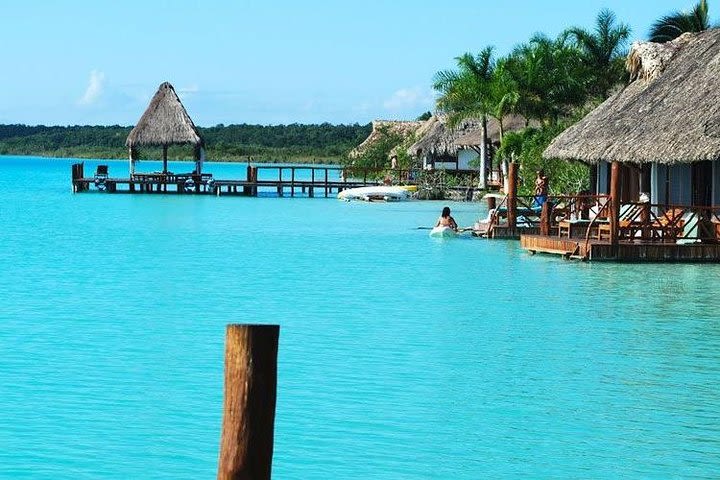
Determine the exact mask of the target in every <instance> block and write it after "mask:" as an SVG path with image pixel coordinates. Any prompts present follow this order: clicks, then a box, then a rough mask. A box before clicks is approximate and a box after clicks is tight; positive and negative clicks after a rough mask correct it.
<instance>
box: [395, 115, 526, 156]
mask: <svg viewBox="0 0 720 480" xmlns="http://www.w3.org/2000/svg"><path fill="white" fill-rule="evenodd" d="M503 127H504V130H505V132H509V131H512V130H519V129H521V128H523V127H525V119H523V118H522V117H520V116H516V115H508V116H507V117H506V118H505V120H504V121H503ZM416 135H417V136H418V137H419V140H418V141H417V142H415V143H414V144H412V145H411V146H410V148H408V154H410V155H412V156H414V157H418V156H420V155H421V154H424V153H430V154H432V155H451V156H453V155H457V153H458V150H460V149H462V148H472V147H478V146H480V145H481V144H482V126H481V123H480V121H479V120H475V119H469V120H464V121H463V122H461V123H460V125H458V126H456V127H455V128H450V127H449V126H448V124H447V116H446V115H442V114H440V115H433V116H432V117H431V118H430V120H428V121H427V122H426V124H425V125H423V126H422V127H421V128H420V129H419V130H418V131H417V132H416ZM487 137H488V140H489V141H491V142H492V143H498V142H500V124H499V122H498V121H497V120H496V119H494V118H488V121H487Z"/></svg>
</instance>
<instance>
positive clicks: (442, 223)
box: [435, 207, 458, 230]
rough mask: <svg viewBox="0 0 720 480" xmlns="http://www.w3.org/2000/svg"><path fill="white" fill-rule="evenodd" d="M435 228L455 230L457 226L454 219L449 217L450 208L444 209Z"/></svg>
mask: <svg viewBox="0 0 720 480" xmlns="http://www.w3.org/2000/svg"><path fill="white" fill-rule="evenodd" d="M435 226H436V227H450V228H452V229H453V230H457V229H458V226H457V223H455V219H454V218H453V217H452V216H451V215H450V207H445V208H443V210H442V214H441V215H440V218H438V221H437V224H436V225H435Z"/></svg>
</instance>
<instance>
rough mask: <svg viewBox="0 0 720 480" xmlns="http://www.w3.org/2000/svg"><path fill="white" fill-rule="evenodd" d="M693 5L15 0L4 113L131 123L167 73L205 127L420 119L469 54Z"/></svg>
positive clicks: (43, 119)
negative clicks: (437, 85) (440, 79)
mask: <svg viewBox="0 0 720 480" xmlns="http://www.w3.org/2000/svg"><path fill="white" fill-rule="evenodd" d="M693 3H694V2H692V1H688V0H675V1H668V0H653V1H628V0H604V1H596V0H584V1H577V0H575V1H570V0H544V1H539V0H538V1H532V0H515V1H513V2H509V1H507V2H495V1H487V0H474V1H472V0H450V1H447V2H438V1H425V0H414V1H411V0H396V1H392V0H386V1H380V0H366V1H363V2H353V1H330V0H325V1H323V0H303V1H299V0H298V1H289V0H286V1H279V0H274V1H273V0H265V1H261V0H253V1H248V0H235V1H230V0H227V1H219V0H202V1H199V0H176V1H170V0H125V1H110V0H93V1H85V0H74V1H73V0H67V1H63V2H60V1H51V0H45V1H40V0H23V1H22V2H9V1H8V2H3V8H2V10H1V12H2V16H3V20H4V21H3V28H2V29H1V30H0V40H1V44H2V45H3V48H2V56H3V60H4V62H3V63H4V65H5V69H4V70H5V72H4V74H3V75H2V76H0V123H26V124H31V125H35V124H46V125H74V124H82V125H84V124H105V125H111V124H121V125H131V124H134V123H135V122H136V121H137V119H138V118H139V117H140V115H141V114H142V112H143V110H144V109H145V107H146V105H147V102H148V100H149V99H150V97H151V96H152V94H153V93H154V92H155V90H156V89H157V87H158V85H159V84H160V83H162V82H163V81H166V80H167V81H170V82H171V83H172V84H173V85H174V86H175V88H176V89H177V90H178V92H179V93H180V95H181V97H182V99H183V102H184V103H185V105H186V108H187V109H188V111H189V113H190V115H191V116H192V117H193V119H194V120H195V123H197V124H198V125H201V126H210V125H215V124H218V123H225V124H229V123H262V124H278V123H293V122H298V123H317V122H326V121H327V122H331V123H354V122H359V123H366V122H368V121H370V120H372V119H373V118H387V119H393V118H397V119H403V118H414V117H416V116H417V115H419V114H421V113H422V112H423V111H426V110H429V109H431V108H432V105H433V92H432V89H431V82H432V77H433V74H434V73H435V72H436V71H438V70H441V69H446V68H451V67H452V66H453V58H454V57H456V56H458V55H460V54H462V53H464V52H466V51H470V52H477V51H478V50H480V49H481V48H482V47H484V46H486V45H494V46H495V47H496V51H497V52H498V53H499V54H504V53H507V52H508V51H509V50H511V49H512V47H513V45H515V44H517V43H520V42H523V41H525V40H527V39H528V38H529V37H530V35H531V34H533V33H534V32H545V33H548V34H550V35H555V34H557V33H559V32H560V31H562V30H563V29H565V28H567V27H569V26H572V25H579V26H586V27H590V26H592V23H593V20H594V18H595V16H596V14H597V12H598V11H599V10H600V9H601V8H603V7H608V8H610V9H612V10H613V11H614V12H615V13H616V14H617V16H618V17H619V19H620V20H622V21H624V22H626V23H628V24H629V25H630V26H631V27H632V29H633V34H632V38H633V39H644V38H645V37H646V35H647V31H648V28H649V26H650V24H651V23H652V22H653V21H654V20H655V19H657V18H658V17H659V16H661V15H663V14H665V13H668V12H670V11H672V10H676V9H687V8H690V7H691V6H692V4H693ZM714 5H715V4H714V3H711V5H710V7H711V9H712V8H713V6H714ZM711 16H712V18H713V19H716V18H717V15H716V14H715V12H714V11H713V10H711Z"/></svg>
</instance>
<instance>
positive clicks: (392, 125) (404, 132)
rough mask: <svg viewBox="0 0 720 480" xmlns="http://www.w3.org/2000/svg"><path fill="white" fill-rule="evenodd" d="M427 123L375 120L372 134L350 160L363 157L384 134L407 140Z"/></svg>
mask: <svg viewBox="0 0 720 480" xmlns="http://www.w3.org/2000/svg"><path fill="white" fill-rule="evenodd" d="M424 123H425V122H421V121H416V122H405V121H397V120H373V122H372V132H370V135H369V136H368V137H367V138H366V139H365V140H364V141H363V142H362V143H361V144H360V145H358V146H357V147H355V148H354V149H352V150H351V151H350V154H349V157H350V158H357V157H359V156H361V155H363V154H364V153H365V152H366V151H367V150H368V149H369V148H370V147H372V146H373V145H374V144H375V143H376V142H378V141H379V140H380V139H381V138H382V136H383V134H384V133H396V134H399V135H401V136H402V137H403V138H407V137H409V136H410V135H412V134H413V133H415V132H416V131H417V130H418V129H419V128H420V127H421V126H422V125H423V124H424Z"/></svg>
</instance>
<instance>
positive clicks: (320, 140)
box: [0, 123, 372, 162]
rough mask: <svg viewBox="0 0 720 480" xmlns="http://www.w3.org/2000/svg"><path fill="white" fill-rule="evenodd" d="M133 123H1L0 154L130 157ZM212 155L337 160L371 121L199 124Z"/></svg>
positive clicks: (150, 152) (186, 154)
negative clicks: (81, 124)
mask: <svg viewBox="0 0 720 480" xmlns="http://www.w3.org/2000/svg"><path fill="white" fill-rule="evenodd" d="M130 130H132V127H126V126H120V125H112V126H90V125H84V126H78V125H76V126H44V125H38V126H28V125H0V155H40V156H57V157H78V158H126V157H127V149H126V147H125V140H126V138H127V136H128V134H129V133H130ZM198 130H199V131H200V134H201V135H202V137H203V139H204V140H205V143H206V149H207V157H208V160H222V161H255V162H263V161H282V162H293V161H298V162H308V161H310V162H311V161H313V160H317V161H318V162H320V161H333V162H338V161H340V159H341V158H342V156H343V155H344V154H345V153H347V152H348V151H349V150H350V149H352V148H353V147H355V146H356V145H357V144H359V143H360V142H362V141H363V140H364V139H365V138H366V137H367V136H368V135H369V134H370V131H371V130H372V125H371V124H366V125H359V124H357V123H356V124H349V125H342V124H341V125H333V124H330V123H322V124H309V125H302V124H290V125H250V124H238V125H222V124H219V125H216V126H214V127H198ZM192 154H193V152H192V149H190V148H184V147H182V146H173V147H171V148H170V149H169V151H168V155H169V157H170V158H172V159H180V160H191V159H192ZM140 158H146V159H149V158H160V149H159V148H157V149H152V148H149V149H142V150H141V151H140Z"/></svg>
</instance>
